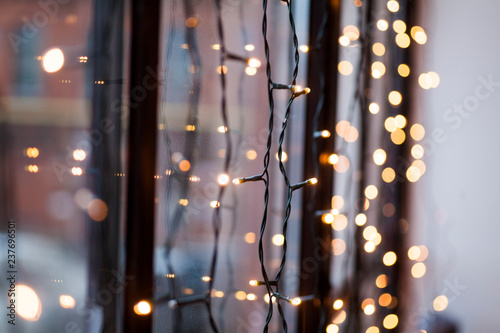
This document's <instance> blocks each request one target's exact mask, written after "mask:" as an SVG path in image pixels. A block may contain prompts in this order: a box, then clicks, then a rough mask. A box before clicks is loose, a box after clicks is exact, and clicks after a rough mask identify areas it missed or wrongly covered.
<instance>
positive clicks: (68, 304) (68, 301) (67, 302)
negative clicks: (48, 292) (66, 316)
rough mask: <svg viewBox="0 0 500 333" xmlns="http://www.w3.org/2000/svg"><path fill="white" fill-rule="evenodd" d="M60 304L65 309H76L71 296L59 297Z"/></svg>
mask: <svg viewBox="0 0 500 333" xmlns="http://www.w3.org/2000/svg"><path fill="white" fill-rule="evenodd" d="M59 304H60V305H61V307H62V308H64V309H72V308H74V307H75V304H76V302H75V299H74V298H73V297H72V296H70V295H61V296H59Z"/></svg>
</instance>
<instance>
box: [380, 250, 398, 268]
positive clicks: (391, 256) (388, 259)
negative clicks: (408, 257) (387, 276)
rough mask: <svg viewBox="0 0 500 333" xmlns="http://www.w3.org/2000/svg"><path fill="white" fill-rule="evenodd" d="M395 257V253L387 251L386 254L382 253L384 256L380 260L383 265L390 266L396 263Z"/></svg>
mask: <svg viewBox="0 0 500 333" xmlns="http://www.w3.org/2000/svg"><path fill="white" fill-rule="evenodd" d="M396 260H397V257H396V253H394V252H392V251H389V252H387V253H386V254H384V258H383V259H382V261H383V262H384V265H386V266H392V265H394V264H395V263H396Z"/></svg>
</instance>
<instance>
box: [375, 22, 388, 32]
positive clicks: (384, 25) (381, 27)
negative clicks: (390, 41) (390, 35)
mask: <svg viewBox="0 0 500 333" xmlns="http://www.w3.org/2000/svg"><path fill="white" fill-rule="evenodd" d="M377 28H378V30H380V31H386V30H387V29H388V28H389V23H387V21H386V20H378V21H377Z"/></svg>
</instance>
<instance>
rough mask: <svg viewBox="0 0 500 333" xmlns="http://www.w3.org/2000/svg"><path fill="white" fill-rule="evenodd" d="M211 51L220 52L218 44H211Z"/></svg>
mask: <svg viewBox="0 0 500 333" xmlns="http://www.w3.org/2000/svg"><path fill="white" fill-rule="evenodd" d="M212 50H216V51H219V50H220V44H212Z"/></svg>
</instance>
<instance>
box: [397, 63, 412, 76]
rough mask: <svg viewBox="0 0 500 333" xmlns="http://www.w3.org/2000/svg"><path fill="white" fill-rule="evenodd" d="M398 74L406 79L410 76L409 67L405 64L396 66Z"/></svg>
mask: <svg viewBox="0 0 500 333" xmlns="http://www.w3.org/2000/svg"><path fill="white" fill-rule="evenodd" d="M398 73H399V75H401V76H402V77H408V76H409V75H410V67H409V66H408V65H407V64H401V65H399V66H398Z"/></svg>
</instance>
